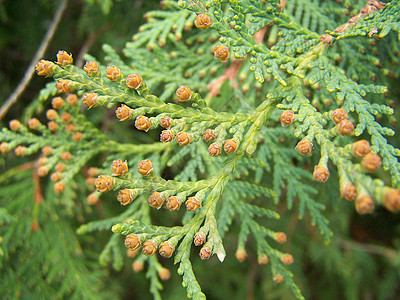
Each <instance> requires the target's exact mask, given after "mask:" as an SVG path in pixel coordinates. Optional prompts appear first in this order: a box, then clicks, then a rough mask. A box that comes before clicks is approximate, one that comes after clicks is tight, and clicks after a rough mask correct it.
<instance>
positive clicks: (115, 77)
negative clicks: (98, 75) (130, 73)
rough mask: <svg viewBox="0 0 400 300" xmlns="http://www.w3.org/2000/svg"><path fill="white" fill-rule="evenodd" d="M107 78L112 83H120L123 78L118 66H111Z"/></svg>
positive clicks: (108, 68) (107, 71)
mask: <svg viewBox="0 0 400 300" xmlns="http://www.w3.org/2000/svg"><path fill="white" fill-rule="evenodd" d="M106 77H107V78H108V79H110V80H112V81H119V80H121V78H122V74H121V70H120V69H119V68H118V67H117V66H109V67H107V69H106Z"/></svg>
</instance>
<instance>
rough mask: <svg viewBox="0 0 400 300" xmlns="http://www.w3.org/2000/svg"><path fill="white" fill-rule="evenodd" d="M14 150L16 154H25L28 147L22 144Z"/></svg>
mask: <svg viewBox="0 0 400 300" xmlns="http://www.w3.org/2000/svg"><path fill="white" fill-rule="evenodd" d="M14 152H15V155H17V156H24V155H25V152H26V147H25V146H21V145H20V146H18V147H17V148H15V150H14Z"/></svg>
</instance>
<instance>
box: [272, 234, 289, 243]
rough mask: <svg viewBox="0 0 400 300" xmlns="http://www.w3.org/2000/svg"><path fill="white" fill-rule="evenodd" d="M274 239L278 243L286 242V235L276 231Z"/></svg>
mask: <svg viewBox="0 0 400 300" xmlns="http://www.w3.org/2000/svg"><path fill="white" fill-rule="evenodd" d="M274 238H275V241H277V242H278V243H279V244H284V243H286V240H287V237H286V234H285V233H284V232H277V233H275V236H274Z"/></svg>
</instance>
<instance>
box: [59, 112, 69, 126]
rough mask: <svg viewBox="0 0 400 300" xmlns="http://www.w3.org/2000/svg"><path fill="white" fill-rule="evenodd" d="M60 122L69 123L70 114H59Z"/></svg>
mask: <svg viewBox="0 0 400 300" xmlns="http://www.w3.org/2000/svg"><path fill="white" fill-rule="evenodd" d="M61 121H63V122H64V123H68V122H69V121H71V114H70V113H67V112H63V113H62V114H61Z"/></svg>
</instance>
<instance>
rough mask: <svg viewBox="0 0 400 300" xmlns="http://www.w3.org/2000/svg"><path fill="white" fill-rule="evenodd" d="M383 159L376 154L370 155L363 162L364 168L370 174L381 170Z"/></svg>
mask: <svg viewBox="0 0 400 300" xmlns="http://www.w3.org/2000/svg"><path fill="white" fill-rule="evenodd" d="M381 163H382V159H381V158H380V157H379V155H378V154H376V153H372V152H370V153H368V154H367V155H365V156H364V158H363V160H362V166H363V167H364V169H365V170H366V171H368V172H373V171H376V170H378V169H379V168H380V166H381Z"/></svg>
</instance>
